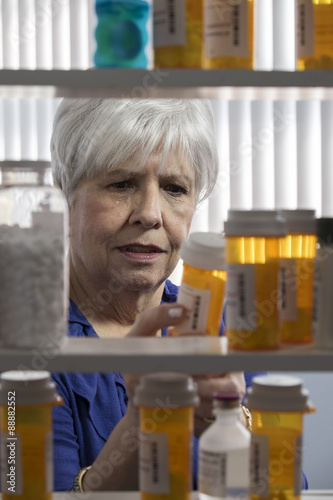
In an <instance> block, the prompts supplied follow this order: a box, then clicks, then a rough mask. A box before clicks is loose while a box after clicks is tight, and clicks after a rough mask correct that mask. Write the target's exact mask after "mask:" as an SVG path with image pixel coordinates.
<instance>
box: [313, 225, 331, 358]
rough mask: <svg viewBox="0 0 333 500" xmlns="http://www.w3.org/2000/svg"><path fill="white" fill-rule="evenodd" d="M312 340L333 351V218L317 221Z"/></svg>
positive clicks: (318, 345) (319, 346) (321, 347)
mask: <svg viewBox="0 0 333 500" xmlns="http://www.w3.org/2000/svg"><path fill="white" fill-rule="evenodd" d="M317 236H318V245H317V250H316V260H315V262H316V279H315V313H314V340H315V345H316V347H318V348H320V349H333V330H332V325H333V307H332V297H333V218H330V217H322V218H320V219H317Z"/></svg>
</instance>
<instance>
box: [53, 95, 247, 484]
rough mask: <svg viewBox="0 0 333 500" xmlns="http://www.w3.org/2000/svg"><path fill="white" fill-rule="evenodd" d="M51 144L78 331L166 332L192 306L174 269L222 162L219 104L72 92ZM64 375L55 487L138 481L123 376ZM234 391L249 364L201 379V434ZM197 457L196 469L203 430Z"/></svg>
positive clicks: (72, 320) (133, 417)
mask: <svg viewBox="0 0 333 500" xmlns="http://www.w3.org/2000/svg"><path fill="white" fill-rule="evenodd" d="M51 153H52V162H53V171H54V180H55V184H56V185H58V186H59V187H60V188H61V189H62V190H63V192H64V193H65V196H66V198H67V200H68V205H69V215H70V251H69V261H70V311H69V335H70V336H92V337H104V338H105V337H108V338H116V337H117V338H118V337H124V336H125V335H141V336H144V335H158V334H161V332H162V334H165V327H167V326H170V325H176V324H178V323H179V322H181V321H182V320H183V319H184V314H185V312H184V310H183V308H181V307H180V306H177V305H176V304H175V301H176V296H177V287H176V286H174V285H173V284H172V283H171V282H170V281H168V277H169V276H170V274H171V273H172V271H173V269H174V268H175V266H176V264H177V261H178V251H179V248H180V246H181V244H182V243H183V242H184V241H185V240H186V238H187V236H188V233H189V229H190V225H191V221H192V217H193V214H194V211H195V208H196V206H197V203H198V202H199V201H200V200H203V199H204V198H205V197H207V196H208V195H209V193H210V192H211V190H212V188H213V186H214V183H215V181H216V177H217V172H218V157H217V151H216V146H215V136H214V123H213V115H212V111H211V108H210V104H209V102H207V101H202V100H163V99H160V100H140V99H134V100H131V99H67V100H66V99H65V100H64V101H63V102H62V104H61V105H60V106H59V108H58V111H57V114H56V117H55V122H54V130H53V136H52V141H51ZM161 303H163V304H162V305H160V304H161ZM83 368H84V367H83ZM54 380H55V381H56V383H57V386H58V392H59V393H60V394H61V395H62V397H63V399H64V402H65V404H64V405H63V406H61V407H59V408H56V409H55V411H54V435H55V442H54V445H55V447H54V459H55V489H56V490H70V489H71V488H72V487H73V483H74V478H75V476H77V480H76V482H78V479H79V482H80V487H81V489H83V490H94V489H99V490H116V489H119V490H121V489H123V490H130V489H137V488H138V464H137V447H138V440H137V425H138V421H137V413H136V411H135V409H134V408H133V406H132V404H131V401H130V398H129V395H128V392H127V389H126V384H125V380H124V378H123V376H122V375H121V374H120V373H108V374H62V375H54ZM250 380H251V375H248V376H247V381H246V382H247V384H249V383H250ZM132 381H133V380H132V379H127V382H128V383H130V382H132ZM223 389H227V390H228V389H233V390H237V391H239V392H240V394H242V395H244V393H245V390H246V384H245V380H244V376H243V374H241V373H237V374H228V375H223V374H221V375H217V374H215V375H214V376H211V377H208V376H203V377H201V378H199V379H198V390H199V395H200V397H201V404H200V406H199V407H198V408H197V409H196V418H195V426H196V435H197V436H198V435H199V434H200V432H201V431H202V429H203V428H204V425H207V424H206V423H205V422H204V418H205V417H210V416H211V404H210V401H211V396H212V394H213V392H215V391H219V390H223ZM193 456H194V471H196V457H197V440H196V438H194V453H193ZM87 467H88V468H87ZM194 479H195V478H194ZM194 485H195V482H194Z"/></svg>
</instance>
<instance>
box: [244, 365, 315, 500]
mask: <svg viewBox="0 0 333 500" xmlns="http://www.w3.org/2000/svg"><path fill="white" fill-rule="evenodd" d="M245 404H246V405H247V406H248V408H249V409H250V410H251V415H252V437H251V458H250V464H251V467H250V488H251V489H250V498H251V500H259V499H262V498H265V499H266V500H267V499H272V500H273V499H276V498H281V499H285V500H296V499H298V498H300V494H301V487H302V438H303V415H304V414H305V413H309V412H312V411H314V409H313V407H312V406H311V404H310V402H309V398H308V391H307V390H306V389H304V388H303V383H302V380H300V379H298V378H295V377H290V376H288V375H268V376H257V377H254V378H253V380H252V387H250V388H249V389H248V394H247V400H246V402H245Z"/></svg>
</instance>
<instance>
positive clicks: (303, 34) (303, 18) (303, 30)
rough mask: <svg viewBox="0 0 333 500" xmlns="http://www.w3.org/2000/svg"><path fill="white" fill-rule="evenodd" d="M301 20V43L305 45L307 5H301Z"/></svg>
mask: <svg viewBox="0 0 333 500" xmlns="http://www.w3.org/2000/svg"><path fill="white" fill-rule="evenodd" d="M299 19H300V26H299V27H300V43H301V45H303V46H304V45H305V31H306V29H305V5H304V4H301V5H300V8H299Z"/></svg>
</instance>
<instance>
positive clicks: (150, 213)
mask: <svg viewBox="0 0 333 500" xmlns="http://www.w3.org/2000/svg"><path fill="white" fill-rule="evenodd" d="M129 223H130V224H142V225H143V226H144V227H145V228H146V229H149V228H153V227H154V228H155V229H158V228H159V227H161V226H162V210H161V200H160V195H159V192H158V190H155V189H150V190H145V191H142V192H141V193H138V194H137V196H134V197H133V208H132V213H131V215H130V218H129Z"/></svg>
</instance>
